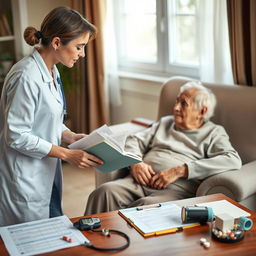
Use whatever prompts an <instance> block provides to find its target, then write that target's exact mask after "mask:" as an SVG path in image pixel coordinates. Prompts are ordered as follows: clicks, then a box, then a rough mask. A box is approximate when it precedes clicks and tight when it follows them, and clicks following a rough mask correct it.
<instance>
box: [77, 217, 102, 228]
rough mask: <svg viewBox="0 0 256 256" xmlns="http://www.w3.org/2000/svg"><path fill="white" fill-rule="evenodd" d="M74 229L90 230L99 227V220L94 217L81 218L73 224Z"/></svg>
mask: <svg viewBox="0 0 256 256" xmlns="http://www.w3.org/2000/svg"><path fill="white" fill-rule="evenodd" d="M74 227H76V228H77V229H79V230H82V231H83V230H90V229H94V228H99V227H100V219H99V218H95V217H88V218H81V219H79V221H77V222H75V223H74Z"/></svg>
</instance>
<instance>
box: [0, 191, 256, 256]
mask: <svg viewBox="0 0 256 256" xmlns="http://www.w3.org/2000/svg"><path fill="white" fill-rule="evenodd" d="M223 199H226V200H228V201H229V202H231V203H233V204H235V205H237V206H239V207H240V208H242V209H244V210H246V211H248V212H250V213H251V216H250V218H251V219H252V220H253V222H254V226H253V227H252V229H251V230H249V231H246V233H245V238H244V239H243V240H242V241H239V242H237V243H230V244H227V243H221V242H218V241H215V240H213V239H211V232H210V225H209V224H206V225H202V226H198V227H193V228H190V229H185V230H184V231H181V232H178V233H172V234H166V235H161V236H155V237H149V238H144V237H143V236H141V235H140V234H139V233H138V232H137V231H136V230H135V229H134V228H132V227H131V226H130V225H129V224H128V223H127V222H126V221H125V220H124V219H123V218H122V217H121V216H119V215H118V213H117V211H114V212H106V213H101V214H95V215H92V216H94V217H99V218H100V219H101V223H102V228H110V229H117V230H120V231H123V232H125V233H126V234H127V235H128V236H129V237H130V239H131V244H130V246H129V247H128V248H127V249H125V250H123V251H119V252H99V251H95V250H92V249H89V248H86V247H83V246H77V247H73V248H69V249H63V250H59V251H55V252H51V253H47V254H42V255H47V256H50V255H51V256H64V255H65V256H67V255H68V256H78V255H79V256H80V255H91V256H96V255H97V256H99V255H122V256H126V255H127V256H129V255H136V256H137V255H147V256H153V255H159V256H165V255H166V256H167V255H168V256H170V255H175V256H177V255H186V256H187V255H189V256H192V255H197V256H198V255H207V256H208V255H213V256H219V255H228V256H234V255H239V256H240V255H256V213H255V212H253V211H250V210H248V209H247V208H245V207H243V206H241V205H240V204H238V203H236V202H235V201H233V200H231V199H230V198H228V197H226V196H224V195H222V194H215V195H209V196H203V197H196V198H190V199H185V200H179V201H175V203H176V204H178V205H180V206H185V205H194V204H196V203H203V202H210V201H216V200H223ZM77 219H78V218H73V219H72V221H73V222H74V221H76V220H77ZM83 233H84V234H85V236H86V237H87V238H88V239H89V240H90V241H91V243H92V244H94V245H95V246H99V247H103V246H104V247H107V246H108V247H113V246H119V245H122V244H123V243H124V242H125V241H124V238H122V237H119V236H115V235H112V236H111V237H110V238H109V237H104V236H103V235H100V234H98V233H93V232H92V231H85V232H83ZM201 237H205V238H206V239H207V240H209V241H210V243H211V246H210V248H208V249H206V248H204V247H203V246H201V245H200V241H199V240H200V238H201ZM0 255H1V256H7V255H8V253H7V251H6V249H5V246H4V243H3V241H2V240H1V241H0Z"/></svg>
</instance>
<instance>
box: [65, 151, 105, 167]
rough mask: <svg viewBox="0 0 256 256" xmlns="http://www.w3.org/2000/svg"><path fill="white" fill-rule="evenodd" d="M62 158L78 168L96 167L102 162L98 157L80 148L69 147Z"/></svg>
mask: <svg viewBox="0 0 256 256" xmlns="http://www.w3.org/2000/svg"><path fill="white" fill-rule="evenodd" d="M63 160H65V161H67V162H68V163H70V164H73V165H76V166H77V167H79V168H86V167H96V166H99V165H102V164H103V163H104V162H103V161H102V160H101V159H99V158H98V157H96V156H94V155H91V154H88V153H86V152H84V151H83V150H80V149H69V150H68V152H67V153H66V156H65V157H64V159H63Z"/></svg>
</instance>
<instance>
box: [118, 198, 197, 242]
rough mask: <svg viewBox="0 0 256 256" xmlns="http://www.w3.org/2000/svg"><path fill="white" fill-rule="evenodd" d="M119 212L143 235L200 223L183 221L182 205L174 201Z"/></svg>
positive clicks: (175, 230)
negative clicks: (185, 222)
mask: <svg viewBox="0 0 256 256" xmlns="http://www.w3.org/2000/svg"><path fill="white" fill-rule="evenodd" d="M118 214H119V215H120V216H122V217H123V218H124V219H125V220H126V221H127V222H128V223H129V224H130V225H131V226H132V227H134V228H135V229H136V230H137V231H138V232H139V233H140V234H141V235H142V236H143V237H150V236H158V235H163V234H170V233H174V232H179V231H182V230H183V229H187V228H191V227H195V226H199V225H200V223H190V224H184V223H182V220H181V207H179V206H177V205H176V204H174V203H172V202H165V203H161V204H155V205H146V206H142V207H133V208H127V209H121V210H119V211H118Z"/></svg>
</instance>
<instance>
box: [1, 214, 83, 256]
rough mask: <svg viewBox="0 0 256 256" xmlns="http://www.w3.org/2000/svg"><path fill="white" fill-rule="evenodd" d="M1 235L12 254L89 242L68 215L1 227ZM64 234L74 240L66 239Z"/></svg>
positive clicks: (61, 247)
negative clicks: (68, 240)
mask: <svg viewBox="0 0 256 256" xmlns="http://www.w3.org/2000/svg"><path fill="white" fill-rule="evenodd" d="M0 235H1V237H2V239H3V241H4V244H5V246H6V248H7V250H8V252H9V254H10V255H11V256H14V255H15V256H30V255H36V254H40V253H46V252H51V251H56V250H59V249H63V248H69V247H73V246H77V245H81V244H83V243H84V242H85V241H87V242H88V239H87V238H86V237H85V236H84V235H83V234H82V233H81V232H80V231H79V230H77V229H76V228H74V227H73V224H72V222H71V221H70V220H69V218H68V217H67V216H60V217H55V218H50V219H44V220H38V221H32V222H27V223H22V224H17V225H12V226H6V227H1V228H0ZM63 236H67V237H69V238H71V239H72V242H71V243H69V242H67V241H64V240H63V239H62V237H63Z"/></svg>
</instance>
